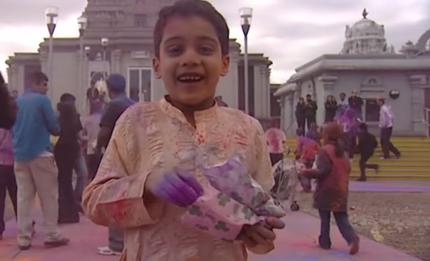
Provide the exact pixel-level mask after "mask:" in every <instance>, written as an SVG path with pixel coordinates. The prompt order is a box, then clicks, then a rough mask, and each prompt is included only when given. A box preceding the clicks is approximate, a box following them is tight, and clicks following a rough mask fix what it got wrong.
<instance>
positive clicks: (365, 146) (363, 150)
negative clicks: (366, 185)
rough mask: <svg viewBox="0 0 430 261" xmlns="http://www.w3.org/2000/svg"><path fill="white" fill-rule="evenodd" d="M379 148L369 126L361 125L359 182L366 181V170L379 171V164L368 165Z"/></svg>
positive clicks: (359, 134) (359, 135) (359, 136)
mask: <svg viewBox="0 0 430 261" xmlns="http://www.w3.org/2000/svg"><path fill="white" fill-rule="evenodd" d="M377 146H378V142H377V141H376V137H375V136H374V135H373V134H371V133H369V132H368V130H367V124H366V123H364V122H363V123H361V124H360V127H359V132H358V151H359V152H360V163H359V165H360V177H359V178H358V181H366V180H367V177H366V168H369V169H374V170H375V171H378V169H379V165H378V164H368V163H367V161H368V160H369V159H370V158H371V157H372V155H373V153H374V152H375V148H376V147H377Z"/></svg>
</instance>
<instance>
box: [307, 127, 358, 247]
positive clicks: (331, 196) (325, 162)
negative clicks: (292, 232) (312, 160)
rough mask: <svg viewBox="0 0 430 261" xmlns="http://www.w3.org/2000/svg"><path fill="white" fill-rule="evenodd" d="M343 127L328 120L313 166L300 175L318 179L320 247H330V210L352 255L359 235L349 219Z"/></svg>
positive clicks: (347, 167)
mask: <svg viewBox="0 0 430 261" xmlns="http://www.w3.org/2000/svg"><path fill="white" fill-rule="evenodd" d="M341 138H342V129H341V127H340V126H339V125H338V124H337V123H335V122H332V123H328V124H327V125H326V126H325V128H324V131H323V139H324V146H323V147H322V148H321V150H320V152H319V154H318V157H317V162H316V166H317V168H316V169H305V170H303V171H302V172H301V173H300V175H301V176H304V177H307V178H314V179H316V180H317V187H316V190H315V194H314V207H315V208H316V209H318V211H319V215H320V219H321V231H320V236H319V239H318V243H319V246H320V247H321V248H323V249H330V248H331V240H330V216H331V213H332V212H333V215H334V218H335V219H336V224H337V226H338V228H339V230H340V232H341V234H342V236H343V238H344V239H345V240H346V242H347V243H348V245H349V246H350V250H349V253H350V254H351V255H354V254H356V253H357V252H358V250H359V241H360V240H359V237H358V236H357V234H356V233H355V231H354V229H353V227H352V226H351V224H350V223H349V220H348V213H347V210H348V207H347V205H348V204H347V203H348V186H349V185H348V183H349V174H350V172H351V165H350V164H349V161H348V157H347V156H346V154H345V150H344V148H343V146H342V141H341Z"/></svg>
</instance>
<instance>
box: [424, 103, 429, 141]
mask: <svg viewBox="0 0 430 261" xmlns="http://www.w3.org/2000/svg"><path fill="white" fill-rule="evenodd" d="M424 124H425V126H426V130H427V138H430V108H424Z"/></svg>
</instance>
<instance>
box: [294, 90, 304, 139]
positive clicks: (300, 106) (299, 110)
mask: <svg viewBox="0 0 430 261" xmlns="http://www.w3.org/2000/svg"><path fill="white" fill-rule="evenodd" d="M305 109H306V103H305V98H303V97H300V98H299V101H298V102H297V104H296V111H295V115H296V121H297V128H298V129H302V130H303V131H305V122H306V116H305Z"/></svg>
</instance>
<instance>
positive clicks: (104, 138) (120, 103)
mask: <svg viewBox="0 0 430 261" xmlns="http://www.w3.org/2000/svg"><path fill="white" fill-rule="evenodd" d="M106 84H107V89H108V92H109V97H110V99H111V101H110V102H109V103H108V104H107V105H106V110H105V112H104V113H103V115H102V117H101V119H100V131H99V134H98V137H97V151H96V153H102V152H103V151H104V150H105V149H106V148H107V146H108V144H109V141H110V139H111V137H112V133H113V129H114V128H115V124H116V122H117V121H118V119H119V117H120V116H121V114H122V113H123V112H124V111H125V110H126V109H127V108H128V107H130V106H131V105H132V104H133V103H134V101H133V100H132V99H130V98H128V97H127V95H126V93H125V87H126V80H125V78H124V76H122V75H120V74H111V75H110V76H109V77H108V79H107V80H106ZM95 165H98V164H95ZM108 242H109V245H108V246H102V247H99V248H98V252H99V254H101V255H120V254H121V252H122V250H123V248H124V234H123V231H122V230H121V229H118V228H114V227H109V240H108Z"/></svg>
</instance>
